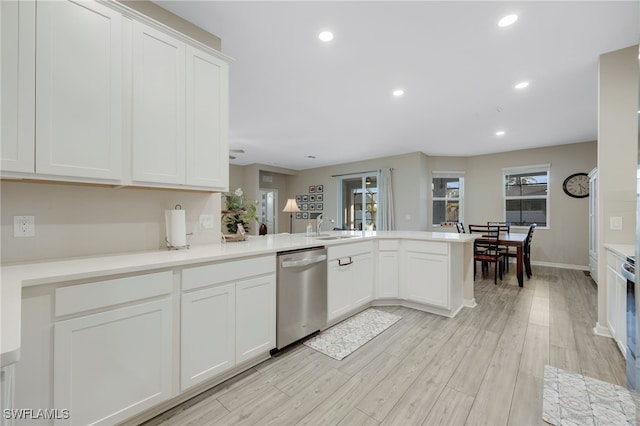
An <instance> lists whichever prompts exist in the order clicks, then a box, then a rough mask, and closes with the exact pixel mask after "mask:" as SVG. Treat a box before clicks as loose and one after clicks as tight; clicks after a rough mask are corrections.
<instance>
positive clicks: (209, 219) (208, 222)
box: [200, 214, 213, 229]
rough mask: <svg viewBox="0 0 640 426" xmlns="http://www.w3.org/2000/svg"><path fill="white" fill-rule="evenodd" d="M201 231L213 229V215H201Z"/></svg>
mask: <svg viewBox="0 0 640 426" xmlns="http://www.w3.org/2000/svg"><path fill="white" fill-rule="evenodd" d="M200 229H213V215H212V214H201V215H200Z"/></svg>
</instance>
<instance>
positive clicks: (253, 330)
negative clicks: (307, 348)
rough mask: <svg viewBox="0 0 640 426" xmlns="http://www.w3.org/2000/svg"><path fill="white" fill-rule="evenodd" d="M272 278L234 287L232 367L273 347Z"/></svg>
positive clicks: (274, 288)
mask: <svg viewBox="0 0 640 426" xmlns="http://www.w3.org/2000/svg"><path fill="white" fill-rule="evenodd" d="M275 306H276V277H275V275H274V274H269V275H266V276H264V277H257V278H252V279H247V280H242V281H238V282H237V283H236V364H240V363H241V362H244V361H246V360H249V359H251V358H253V357H255V356H257V355H260V354H263V353H265V352H268V351H269V350H271V349H273V348H275V347H276V310H275Z"/></svg>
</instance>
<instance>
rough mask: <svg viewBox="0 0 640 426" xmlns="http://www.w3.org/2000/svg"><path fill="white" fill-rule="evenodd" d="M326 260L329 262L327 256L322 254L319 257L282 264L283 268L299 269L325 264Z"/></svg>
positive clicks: (285, 261) (288, 261)
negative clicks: (315, 264)
mask: <svg viewBox="0 0 640 426" xmlns="http://www.w3.org/2000/svg"><path fill="white" fill-rule="evenodd" d="M325 260H327V255H326V254H321V255H319V256H314V257H309V258H307V259H302V260H283V261H282V262H281V266H282V267H283V268H298V267H300V266H307V265H312V264H314V263H320V262H324V261H325Z"/></svg>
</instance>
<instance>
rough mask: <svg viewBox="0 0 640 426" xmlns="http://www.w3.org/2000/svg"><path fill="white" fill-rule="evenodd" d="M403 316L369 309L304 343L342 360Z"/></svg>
mask: <svg viewBox="0 0 640 426" xmlns="http://www.w3.org/2000/svg"><path fill="white" fill-rule="evenodd" d="M400 318H402V317H401V316H399V315H395V314H391V313H389V312H384V311H380V310H378V309H372V308H370V309H367V310H366V311H362V312H360V313H359V314H356V315H354V316H352V317H351V318H348V319H346V320H344V321H342V322H341V323H339V324H336V325H334V326H333V327H331V328H329V329H327V330H325V331H323V332H322V333H320V334H318V335H317V336H314V337H312V338H311V339H308V340H306V341H305V342H304V344H305V345H306V346H308V347H310V348H312V349H315V350H317V351H318V352H322V353H323V354H325V355H328V356H330V357H331V358H335V359H337V360H342V359H343V358H344V357H346V356H347V355H349V354H351V353H352V352H353V351H355V350H356V349H358V348H359V347H360V346H362V345H364V344H365V343H367V342H368V341H369V340H371V339H373V338H374V337H376V336H377V335H378V334H380V333H382V332H383V331H385V330H386V329H387V328H389V327H391V326H392V325H393V324H395V323H396V322H398V321H399V320H400Z"/></svg>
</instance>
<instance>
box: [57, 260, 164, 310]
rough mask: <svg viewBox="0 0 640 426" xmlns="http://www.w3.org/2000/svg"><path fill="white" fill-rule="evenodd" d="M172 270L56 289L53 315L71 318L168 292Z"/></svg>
mask: <svg viewBox="0 0 640 426" xmlns="http://www.w3.org/2000/svg"><path fill="white" fill-rule="evenodd" d="M172 275H173V273H172V272H171V271H165V272H157V273H154V274H146V275H137V276H135V277H126V278H117V279H113V280H105V281H97V282H93V283H88V284H79V285H72V286H68V287H60V288H57V289H56V296H55V297H56V299H55V300H56V301H55V304H56V316H62V315H70V314H75V313H78V312H83V311H88V310H91V309H98V308H104V307H107V306H112V305H118V304H121V303H127V302H133V301H136V300H142V299H147V298H150V297H156V296H161V295H163V294H169V293H171V287H172V281H173V279H172Z"/></svg>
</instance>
